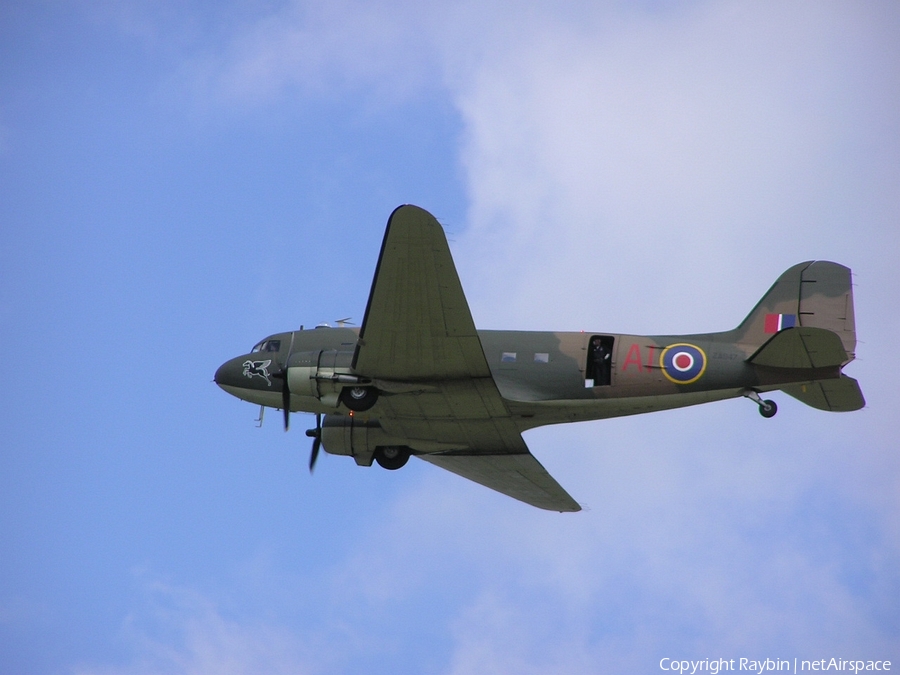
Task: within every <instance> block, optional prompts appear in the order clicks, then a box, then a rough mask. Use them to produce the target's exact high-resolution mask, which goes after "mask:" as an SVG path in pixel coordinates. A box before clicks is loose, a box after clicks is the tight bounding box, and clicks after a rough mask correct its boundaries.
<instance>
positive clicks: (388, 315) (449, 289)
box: [353, 205, 491, 380]
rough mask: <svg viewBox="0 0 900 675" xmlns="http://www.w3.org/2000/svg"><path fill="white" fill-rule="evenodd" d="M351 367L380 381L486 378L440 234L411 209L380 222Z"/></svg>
mask: <svg viewBox="0 0 900 675" xmlns="http://www.w3.org/2000/svg"><path fill="white" fill-rule="evenodd" d="M353 367H354V369H355V370H356V371H357V372H359V373H362V374H364V375H366V377H370V378H372V379H385V380H426V379H437V378H459V377H490V374H491V371H490V369H489V368H488V364H487V361H486V360H485V358H484V352H483V351H482V350H481V341H480V340H479V339H478V333H477V332H476V330H475V322H474V321H473V320H472V314H471V313H470V312H469V303H468V302H466V296H465V294H464V293H463V290H462V285H461V284H460V283H459V276H458V275H457V273H456V266H455V265H454V264H453V258H452V257H451V256H450V247H449V246H448V245H447V238H446V237H445V236H444V230H443V228H442V227H441V225H440V223H438V221H437V219H436V218H435V217H434V216H432V215H431V214H430V213H428V212H427V211H425V210H423V209H420V208H419V207H417V206H410V205H406V206H400V207H398V208H397V209H395V210H394V212H393V213H392V214H391V217H390V218H389V219H388V224H387V230H386V231H385V233H384V241H383V242H382V244H381V254H380V255H379V257H378V265H377V266H376V268H375V279H374V280H373V281H372V290H371V291H370V293H369V302H368V304H367V305H366V315H365V317H364V318H363V323H362V327H361V328H360V331H359V344H358V346H357V349H356V354H355V355H354V357H353Z"/></svg>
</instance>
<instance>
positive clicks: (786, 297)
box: [734, 260, 856, 363]
mask: <svg viewBox="0 0 900 675" xmlns="http://www.w3.org/2000/svg"><path fill="white" fill-rule="evenodd" d="M800 327H803V328H820V329H824V330H827V331H831V332H832V333H834V334H835V335H837V337H838V338H839V339H840V342H841V345H842V346H843V349H844V351H845V352H846V353H847V361H846V363H849V362H850V361H852V360H853V358H854V355H855V351H856V321H855V319H854V315H853V287H852V284H851V279H850V269H849V268H848V267H844V266H843V265H838V264H837V263H833V262H827V261H821V260H820V261H809V262H804V263H800V264H799V265H794V266H793V267H791V268H790V269H789V270H787V271H786V272H785V273H784V274H782V275H781V276H780V277H778V281H776V282H775V284H774V285H773V286H772V288H770V289H769V291H768V292H767V293H766V294H765V295H764V296H763V297H762V300H760V301H759V302H758V303H757V305H756V307H754V308H753V311H752V312H750V314H749V315H748V316H747V318H746V319H744V320H743V321H742V322H741V325H740V326H738V327H737V329H736V330H735V331H734V332H735V334H736V337H737V342H739V343H741V344H745V345H749V346H752V347H753V348H754V349H756V348H759V347H761V346H762V345H764V344H765V343H766V342H768V341H769V340H770V339H771V338H772V337H773V336H774V335H776V334H777V333H779V332H781V331H782V330H784V329H786V328H800Z"/></svg>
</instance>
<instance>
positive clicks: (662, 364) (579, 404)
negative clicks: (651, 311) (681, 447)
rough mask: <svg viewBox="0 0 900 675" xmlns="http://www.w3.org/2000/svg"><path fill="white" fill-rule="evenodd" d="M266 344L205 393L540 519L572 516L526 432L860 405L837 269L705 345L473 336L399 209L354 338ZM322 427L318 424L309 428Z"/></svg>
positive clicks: (286, 338) (782, 295) (419, 235)
mask: <svg viewBox="0 0 900 675" xmlns="http://www.w3.org/2000/svg"><path fill="white" fill-rule="evenodd" d="M348 323H349V319H342V320H341V322H340V325H339V326H337V327H328V326H325V325H323V326H318V327H316V328H314V329H307V330H303V329H302V327H301V329H300V330H295V331H288V332H283V333H276V334H274V335H270V336H269V337H267V338H265V339H264V340H261V341H260V342H258V343H257V344H256V345H255V346H254V347H253V348H252V349H251V350H250V352H249V353H247V354H244V355H242V356H238V357H236V358H233V359H230V360H228V361H226V362H225V363H224V364H222V366H221V367H220V368H219V369H218V370H217V371H216V374H215V382H216V383H217V384H218V385H219V386H220V387H221V388H222V389H223V390H225V391H226V392H228V393H229V394H232V395H234V396H236V397H238V398H240V399H243V400H245V401H249V402H252V403H255V404H257V405H259V406H261V408H260V419H259V420H258V421H259V422H261V420H262V413H263V412H264V410H265V408H266V407H270V408H277V409H281V410H282V411H283V415H284V428H285V430H287V429H288V428H289V424H290V413H291V412H297V411H302V412H306V413H312V414H315V416H316V426H315V428H314V429H310V430H308V431H307V432H306V434H307V436H309V437H311V438H312V439H313V440H312V452H311V455H310V462H309V469H310V471H312V470H313V467H314V466H315V462H316V459H317V457H318V454H319V449H320V447H321V448H324V449H325V451H326V452H327V453H329V454H332V455H348V456H350V457H352V458H353V459H354V460H355V461H356V463H357V464H358V465H360V466H371V465H372V463H373V462H376V463H378V464H379V465H380V466H382V467H384V468H385V469H391V470H396V469H399V468H401V467H403V466H404V465H405V464H406V463H407V461H408V460H409V458H410V457H412V456H415V457H418V458H419V459H422V460H424V461H426V462H429V463H431V464H434V465H436V466H438V467H441V468H443V469H447V470H449V471H451V472H453V473H456V474H458V475H460V476H463V477H464V478H468V479H470V480H473V481H475V482H477V483H480V484H481V485H484V486H486V487H488V488H491V489H493V490H496V491H498V492H501V493H503V494H505V495H508V496H510V497H513V498H515V499H518V500H520V501H522V502H525V503H527V504H531V505H532V506H536V507H538V508H541V509H547V510H551V511H559V512H573V511H579V510H581V506H580V505H579V504H578V502H576V501H575V500H574V499H573V498H572V497H571V496H570V495H569V494H568V493H567V492H566V491H565V490H564V489H563V488H562V486H560V485H559V483H557V482H556V480H555V479H554V478H553V477H552V476H551V475H550V474H549V472H547V470H546V469H545V468H544V467H543V466H542V465H541V464H540V462H538V460H537V459H536V458H535V457H534V455H532V454H531V452H530V451H529V449H528V447H527V445H526V444H525V441H524V439H523V438H522V432H524V431H526V430H528V429H533V428H535V427H539V426H543V425H548V424H560V423H566V422H577V421H585V420H598V419H604V418H610V417H618V416H621V415H635V414H639V413H647V412H653V411H658V410H669V409H673V408H680V407H683V406H690V405H697V404H700V403H709V402H711V401H720V400H724V399H730V398H737V397H741V396H743V397H746V398H748V399H750V400H752V401H754V402H755V403H756V404H757V405H758V406H759V412H760V413H761V414H762V416H763V417H766V418H769V417H772V416H773V415H775V413H776V411H777V406H776V404H775V402H774V401H772V400H770V399H764V398H763V397H762V395H763V394H766V393H768V392H771V391H775V390H781V391H782V392H784V393H786V394H788V395H789V396H792V397H794V398H796V399H798V400H800V401H802V402H803V403H805V404H807V405H809V406H812V407H813V408H818V409H820V410H827V411H851V410H858V409H860V408H862V407H863V406H864V405H865V400H864V398H863V395H862V392H861V390H860V387H859V384H858V383H857V381H856V380H854V379H853V378H851V377H848V376H847V375H845V374H843V372H842V369H843V368H844V366H846V365H847V364H848V363H850V361H852V360H853V359H854V357H855V353H854V352H855V348H856V326H855V319H854V311H853V289H852V284H851V276H850V270H849V269H848V268H847V267H844V266H843V265H839V264H837V263H833V262H826V261H808V262H803V263H800V264H798V265H794V266H793V267H791V268H790V269H788V270H787V271H786V272H784V273H783V274H782V275H781V276H780V277H779V278H778V280H777V281H776V282H775V284H774V285H773V286H772V287H771V288H770V289H769V291H768V292H767V293H766V294H765V295H764V296H763V297H762V299H761V300H760V301H759V303H757V305H756V307H754V308H753V310H752V311H751V312H750V314H748V315H747V318H745V319H744V320H743V321H742V322H741V323H740V325H739V326H738V327H737V328H734V329H733V330H728V331H724V332H719V333H702V334H692V335H650V336H642V335H627V334H619V333H604V332H600V331H598V332H594V333H585V332H532V331H497V330H476V328H475V323H474V321H473V319H472V314H471V312H470V311H469V305H468V303H467V302H466V297H465V295H464V293H463V289H462V285H461V283H460V280H459V276H458V274H457V272H456V267H455V265H454V263H453V258H452V257H451V254H450V248H449V245H448V244H447V238H446V236H445V234H444V231H443V228H442V227H441V225H440V223H439V222H438V221H437V219H436V218H435V217H434V216H432V215H431V214H430V213H428V212H427V211H425V210H424V209H421V208H419V207H417V206H412V205H403V206H400V207H398V208H397V209H395V210H394V212H393V213H392V214H391V216H390V218H389V219H388V223H387V228H386V230H385V234H384V240H383V242H382V246H381V252H380V254H379V257H378V263H377V266H376V268H375V277H374V279H373V281H372V286H371V290H370V292H369V300H368V304H367V305H366V310H365V316H364V318H363V321H362V325H361V326H359V327H358V328H357V327H352V326H348V325H347V324H348ZM323 418H324V419H323Z"/></svg>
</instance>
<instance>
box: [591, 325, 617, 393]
mask: <svg viewBox="0 0 900 675" xmlns="http://www.w3.org/2000/svg"><path fill="white" fill-rule="evenodd" d="M614 341H615V339H614V338H612V337H609V336H607V335H593V336H591V339H590V342H588V353H587V364H586V366H585V369H584V386H585V387H606V386H609V384H610V382H611V381H612V353H613V343H614Z"/></svg>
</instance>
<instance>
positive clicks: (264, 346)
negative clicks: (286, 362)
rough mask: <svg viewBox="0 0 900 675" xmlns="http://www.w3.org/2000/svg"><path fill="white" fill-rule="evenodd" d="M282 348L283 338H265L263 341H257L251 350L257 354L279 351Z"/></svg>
mask: <svg viewBox="0 0 900 675" xmlns="http://www.w3.org/2000/svg"><path fill="white" fill-rule="evenodd" d="M280 349H281V340H263V341H262V342H257V343H256V345H254V347H253V349H251V350H250V353H251V354H255V353H256V352H277V351H278V350H280Z"/></svg>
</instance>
